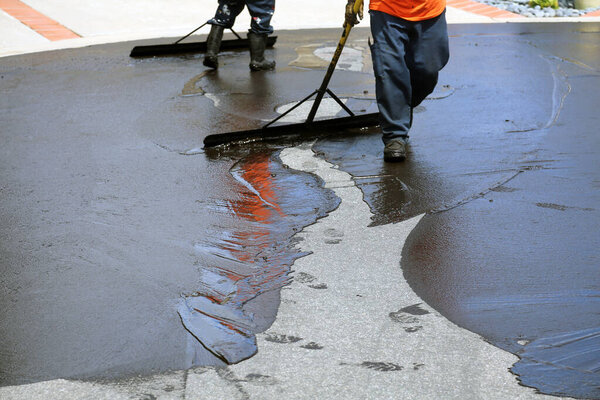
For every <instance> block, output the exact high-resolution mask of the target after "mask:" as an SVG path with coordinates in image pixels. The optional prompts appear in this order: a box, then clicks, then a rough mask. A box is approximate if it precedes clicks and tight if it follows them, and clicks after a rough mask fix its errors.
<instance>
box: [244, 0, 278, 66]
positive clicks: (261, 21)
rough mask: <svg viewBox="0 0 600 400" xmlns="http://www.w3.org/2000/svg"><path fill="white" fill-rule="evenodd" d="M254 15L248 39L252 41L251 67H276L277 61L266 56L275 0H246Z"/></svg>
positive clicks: (252, 15)
mask: <svg viewBox="0 0 600 400" xmlns="http://www.w3.org/2000/svg"><path fill="white" fill-rule="evenodd" d="M246 5H247V6H248V11H249V12H250V16H251V17H252V22H251V24H250V31H249V32H248V40H249V41H250V65H249V66H250V69H251V70H252V71H263V70H270V69H273V68H275V61H273V60H267V59H265V57H264V54H265V49H266V47H267V37H268V35H269V34H271V33H273V27H272V26H271V18H272V17H273V12H274V11H275V0H246Z"/></svg>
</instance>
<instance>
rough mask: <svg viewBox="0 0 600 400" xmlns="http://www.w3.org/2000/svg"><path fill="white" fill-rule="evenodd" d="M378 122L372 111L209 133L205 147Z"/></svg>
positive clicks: (308, 134)
mask: <svg viewBox="0 0 600 400" xmlns="http://www.w3.org/2000/svg"><path fill="white" fill-rule="evenodd" d="M378 124H379V113H371V114H362V115H355V116H353V117H343V118H332V119H324V120H318V121H313V122H310V123H308V122H303V123H298V124H282V125H274V126H269V127H267V128H258V129H250V130H246V131H235V132H228V133H217V134H213V135H208V136H206V137H205V138H204V147H215V146H220V145H224V144H230V143H236V142H247V141H256V140H275V139H285V138H294V139H309V138H315V137H319V136H327V135H330V134H336V133H338V134H342V133H344V131H347V130H348V129H356V128H366V127H371V126H376V125H378Z"/></svg>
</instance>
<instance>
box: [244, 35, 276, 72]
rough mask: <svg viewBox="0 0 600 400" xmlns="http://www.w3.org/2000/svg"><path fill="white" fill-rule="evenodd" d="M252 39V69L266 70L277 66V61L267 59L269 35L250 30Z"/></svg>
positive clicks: (250, 39)
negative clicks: (266, 51)
mask: <svg viewBox="0 0 600 400" xmlns="http://www.w3.org/2000/svg"><path fill="white" fill-rule="evenodd" d="M248 40H249V41H250V69H251V70H252V71H265V70H271V69H273V68H275V61H271V60H266V59H265V49H266V48H267V35H259V34H257V33H254V32H248Z"/></svg>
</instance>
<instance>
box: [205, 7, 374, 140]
mask: <svg viewBox="0 0 600 400" xmlns="http://www.w3.org/2000/svg"><path fill="white" fill-rule="evenodd" d="M362 2H363V0H357V1H356V2H355V3H354V10H353V11H354V13H355V14H356V13H358V11H359V9H360V7H361V5H362ZM351 29H352V25H350V24H345V25H344V32H343V33H342V37H341V39H340V41H339V43H338V45H337V48H336V50H335V53H334V54H333V57H332V59H331V62H330V63H329V68H328V69H327V73H326V74H325V77H324V79H323V82H322V83H321V86H320V87H319V88H318V89H317V90H315V91H314V92H312V93H311V94H310V95H308V96H307V97H305V98H304V99H302V100H301V101H300V102H299V103H297V104H295V105H294V106H293V107H292V108H290V109H289V110H287V111H286V112H285V113H283V114H281V115H280V116H279V117H277V118H275V119H274V120H272V121H271V122H269V123H268V124H266V125H264V126H263V127H261V128H258V129H251V130H246V131H236V132H228V133H217V134H212V135H208V136H206V137H205V138H204V147H214V146H219V145H224V144H229V143H234V142H244V141H254V140H266V139H274V138H280V137H297V138H309V137H315V136H319V135H322V134H323V133H324V132H326V133H335V132H341V131H344V130H346V129H350V128H365V127H370V126H375V125H378V124H379V113H371V114H361V115H355V114H354V113H353V112H352V111H351V110H350V109H349V108H348V107H347V106H346V105H345V104H344V103H343V102H342V101H341V100H340V99H339V98H338V97H337V96H336V95H335V94H334V93H333V92H332V91H331V90H330V89H329V88H328V86H329V81H330V80H331V77H332V75H333V72H334V71H335V67H336V65H337V63H338V60H339V58H340V55H341V54H342V50H343V49H344V46H345V45H346V40H347V39H348V35H349V34H350V30H351ZM325 94H328V95H329V96H330V97H331V98H332V99H334V100H335V101H336V103H338V104H339V105H340V107H342V109H343V110H344V111H346V112H347V113H348V114H349V116H348V117H342V118H330V119H325V120H317V121H315V116H316V114H317V110H318V109H319V106H320V105H321V101H322V100H323V97H324V96H325ZM315 95H316V97H315V101H314V103H313V105H312V107H311V109H310V112H309V113H308V116H307V118H306V120H305V121H304V122H301V123H296V124H280V125H275V123H276V122H277V121H279V120H280V119H281V118H283V117H285V116H286V115H288V114H289V113H290V112H292V111H294V110H295V109H296V108H298V107H299V106H300V105H301V104H303V103H304V102H306V101H308V100H309V99H311V98H312V97H313V96H315Z"/></svg>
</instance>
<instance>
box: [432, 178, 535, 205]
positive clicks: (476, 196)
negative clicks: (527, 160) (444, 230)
mask: <svg viewBox="0 0 600 400" xmlns="http://www.w3.org/2000/svg"><path fill="white" fill-rule="evenodd" d="M531 169H534V168H522V169H519V170H518V171H516V172H515V173H514V174H512V175H510V176H508V177H506V178H504V179H502V180H500V181H498V182H496V183H495V184H494V185H493V186H491V187H489V188H487V189H485V190H482V191H481V192H479V193H476V194H473V195H471V196H468V197H465V198H464V199H462V200H459V201H457V202H455V203H452V204H450V205H447V206H442V207H440V208H435V209H433V210H431V211H429V212H428V214H430V215H434V214H440V213H443V212H446V211H450V210H453V209H455V208H458V207H460V206H464V205H465V204H468V203H470V202H472V201H474V200H477V199H480V198H482V197H484V196H485V195H487V194H488V193H490V192H494V191H495V189H497V188H498V187H500V186H504V185H505V184H507V183H508V182H510V181H512V180H513V179H515V178H516V177H517V176H519V175H520V174H521V173H523V172H525V171H528V170H531Z"/></svg>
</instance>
